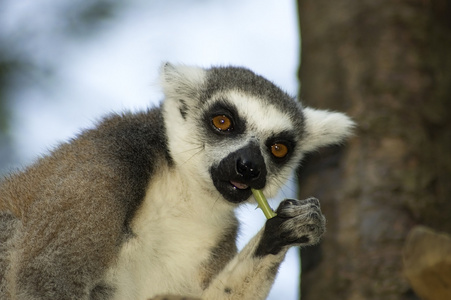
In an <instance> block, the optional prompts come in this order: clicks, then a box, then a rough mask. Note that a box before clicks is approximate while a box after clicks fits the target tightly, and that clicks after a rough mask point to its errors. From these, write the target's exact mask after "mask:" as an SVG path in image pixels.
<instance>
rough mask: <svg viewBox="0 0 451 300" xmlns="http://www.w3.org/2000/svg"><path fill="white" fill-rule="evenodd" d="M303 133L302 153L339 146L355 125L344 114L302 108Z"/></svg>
mask: <svg viewBox="0 0 451 300" xmlns="http://www.w3.org/2000/svg"><path fill="white" fill-rule="evenodd" d="M303 111H304V118H305V133H304V138H303V145H302V147H303V151H304V152H310V151H313V150H316V149H317V148H319V147H322V146H327V145H332V144H339V143H341V142H343V140H344V139H345V138H347V137H349V136H350V135H351V134H352V131H353V128H354V126H355V123H354V122H353V121H352V120H351V119H350V118H349V117H348V116H346V115H345V114H342V113H338V112H330V111H327V110H317V109H313V108H308V107H306V108H304V110H303Z"/></svg>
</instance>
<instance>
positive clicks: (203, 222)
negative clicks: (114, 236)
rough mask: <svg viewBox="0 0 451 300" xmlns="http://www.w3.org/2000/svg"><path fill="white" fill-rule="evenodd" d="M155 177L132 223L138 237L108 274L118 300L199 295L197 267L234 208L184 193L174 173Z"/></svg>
mask: <svg viewBox="0 0 451 300" xmlns="http://www.w3.org/2000/svg"><path fill="white" fill-rule="evenodd" d="M156 176H157V177H158V178H156V179H154V180H153V181H152V184H151V185H150V186H149V188H148V191H147V194H146V198H145V200H144V203H143V206H142V208H140V210H139V211H138V212H137V216H136V217H135V219H134V220H133V223H132V229H133V232H134V233H135V234H136V237H135V238H133V239H131V240H130V241H128V242H127V243H126V244H125V245H124V247H123V249H122V250H121V253H120V256H119V259H118V262H117V264H116V265H115V266H114V267H113V268H112V269H111V270H110V272H109V276H108V277H109V280H108V281H112V283H113V285H114V286H115V287H116V293H115V299H118V300H119V299H147V298H149V297H151V296H154V295H158V294H162V293H173V294H184V295H200V293H201V292H202V290H201V287H200V278H199V267H200V266H201V264H202V263H203V262H205V261H206V260H208V259H209V257H210V251H211V249H212V248H213V247H214V246H215V245H216V244H217V242H218V239H219V237H220V236H221V232H222V231H223V230H224V228H225V226H227V223H229V222H230V219H229V216H231V215H232V214H231V210H232V208H231V207H230V206H229V205H225V204H224V203H222V201H223V200H222V199H220V200H218V201H215V199H209V197H208V195H202V193H199V194H198V195H196V197H192V195H189V194H186V192H185V189H186V184H188V183H187V182H183V181H182V180H181V179H180V176H177V174H174V172H168V171H166V170H165V171H164V172H161V173H160V174H159V175H156ZM191 190H192V189H191ZM206 196H207V197H206Z"/></svg>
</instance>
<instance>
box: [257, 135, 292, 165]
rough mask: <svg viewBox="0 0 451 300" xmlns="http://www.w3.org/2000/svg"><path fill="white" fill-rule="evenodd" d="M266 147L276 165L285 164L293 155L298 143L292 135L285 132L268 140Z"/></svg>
mask: <svg viewBox="0 0 451 300" xmlns="http://www.w3.org/2000/svg"><path fill="white" fill-rule="evenodd" d="M265 145H266V147H267V149H268V153H269V154H270V155H271V157H272V158H273V160H274V161H275V162H276V163H284V162H286V161H287V160H288V159H289V158H290V157H291V155H292V154H293V151H294V149H295V147H296V141H295V138H294V135H293V134H292V133H290V132H286V131H284V132H281V133H279V134H277V135H273V136H272V137H270V138H269V139H267V140H266V143H265Z"/></svg>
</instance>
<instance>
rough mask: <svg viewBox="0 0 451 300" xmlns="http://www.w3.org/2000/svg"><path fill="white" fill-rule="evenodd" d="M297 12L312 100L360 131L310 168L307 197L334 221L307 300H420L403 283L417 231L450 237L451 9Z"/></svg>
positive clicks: (306, 282) (304, 181) (425, 0)
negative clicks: (405, 257)
mask: <svg viewBox="0 0 451 300" xmlns="http://www.w3.org/2000/svg"><path fill="white" fill-rule="evenodd" d="M298 8H299V18H300V24H301V28H302V64H301V68H300V73H299V74H300V80H301V83H302V88H301V91H300V96H301V97H300V98H301V100H302V102H303V103H304V104H305V105H306V106H311V107H317V108H322V109H332V110H337V111H343V112H346V113H348V114H349V115H350V116H351V117H352V118H353V119H354V120H355V121H356V122H357V124H358V127H357V129H356V132H355V136H354V137H353V138H352V139H351V140H350V141H349V142H348V143H347V144H346V145H345V146H344V147H332V148H329V149H325V150H323V151H320V152H318V153H313V154H311V155H310V156H309V157H308V158H307V159H306V161H305V162H304V166H303V167H302V168H301V169H300V171H299V172H300V174H299V175H300V197H301V198H306V197H309V196H316V197H318V198H319V199H320V201H321V203H322V208H323V211H324V213H325V215H326V218H327V220H328V225H327V230H328V232H327V233H326V235H325V237H324V239H323V242H322V244H321V246H320V247H321V249H320V250H321V255H322V257H321V259H319V260H318V261H319V262H318V263H317V266H316V267H315V268H313V269H311V270H310V271H307V272H305V273H304V274H303V277H302V290H303V298H302V299H303V300H312V299H352V300H358V299H365V300H369V299H385V300H387V299H388V300H389V299H416V297H415V295H413V293H412V292H411V291H410V287H409V283H408V282H407V280H406V279H405V278H404V277H403V275H402V259H401V250H402V246H403V244H404V241H405V238H406V235H407V233H408V232H409V230H410V229H411V228H412V227H413V226H414V225H416V224H424V225H427V226H430V227H432V228H434V229H437V230H440V231H445V232H448V233H449V232H451V176H450V174H451V117H450V113H451V3H450V1H444V0H410V1H408V0H405V1H401V0H395V1H393V0H382V1H373V0H362V1H352V0H336V1H326V0H298ZM310 250H311V251H309V250H306V251H304V250H303V253H304V252H305V253H306V254H307V253H310V252H314V251H313V250H315V251H316V250H317V249H310ZM303 255H304V254H303ZM307 256H309V257H306V259H305V260H304V256H303V260H304V261H303V263H304V264H306V265H307V266H310V265H311V264H312V263H313V262H312V259H313V258H312V255H307ZM314 256H315V257H318V252H316V255H314Z"/></svg>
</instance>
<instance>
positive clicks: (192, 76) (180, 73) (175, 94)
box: [160, 63, 206, 101]
mask: <svg viewBox="0 0 451 300" xmlns="http://www.w3.org/2000/svg"><path fill="white" fill-rule="evenodd" d="M205 77H206V71H205V70H204V69H202V68H199V67H192V66H185V65H173V64H170V63H165V64H163V65H162V67H161V71H160V83H161V86H162V88H163V92H164V94H165V96H166V98H167V99H174V100H176V101H179V100H180V98H183V101H189V100H190V99H192V100H194V99H198V98H199V95H200V92H201V89H202V87H203V84H204V82H205Z"/></svg>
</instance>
